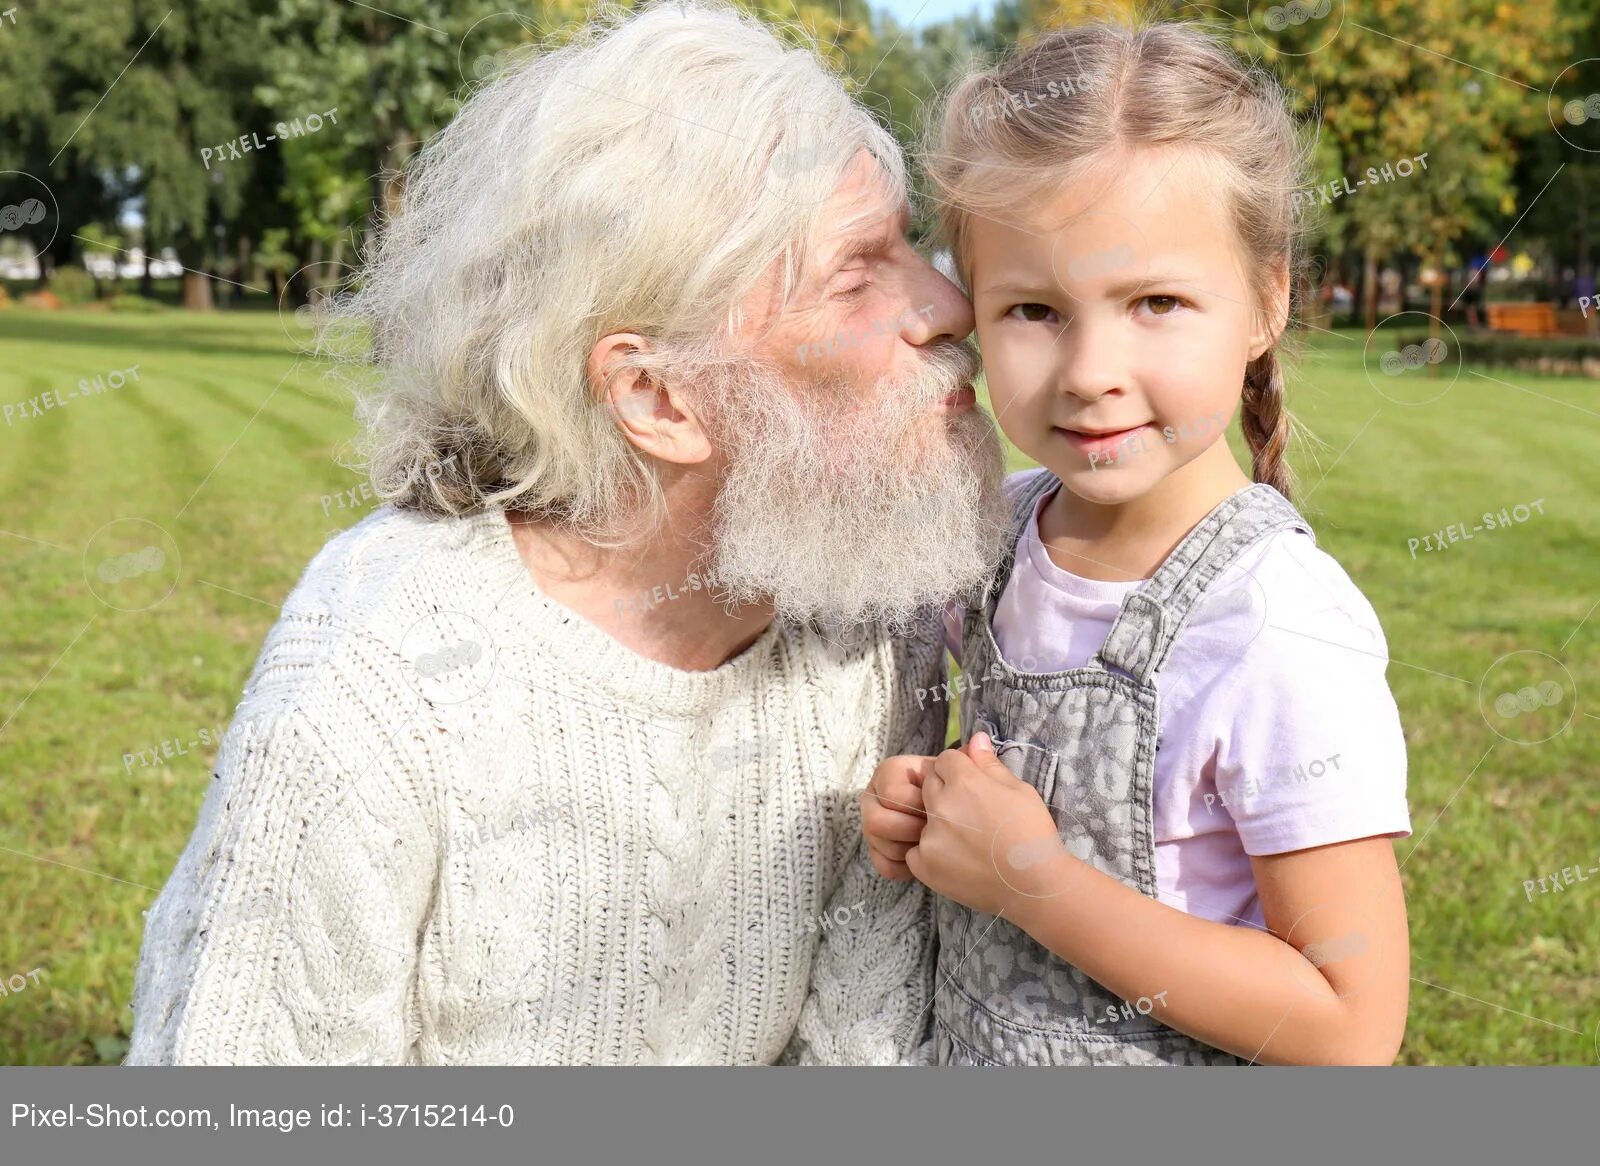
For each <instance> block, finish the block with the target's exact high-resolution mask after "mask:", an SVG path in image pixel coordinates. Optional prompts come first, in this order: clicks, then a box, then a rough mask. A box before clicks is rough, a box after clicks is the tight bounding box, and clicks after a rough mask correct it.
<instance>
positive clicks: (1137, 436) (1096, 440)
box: [1054, 421, 1155, 455]
mask: <svg viewBox="0 0 1600 1166" xmlns="http://www.w3.org/2000/svg"><path fill="white" fill-rule="evenodd" d="M1154 428H1155V424H1154V423H1153V422H1150V421H1146V422H1145V423H1144V424H1142V425H1134V426H1131V427H1129V428H1127V429H1063V428H1061V427H1060V426H1055V427H1054V429H1055V432H1056V433H1059V434H1060V435H1061V436H1062V437H1064V438H1066V440H1067V441H1068V442H1069V443H1070V444H1071V445H1072V447H1073V448H1074V449H1076V450H1078V451H1079V452H1080V453H1082V454H1085V455H1087V454H1091V453H1095V454H1106V453H1111V452H1113V451H1115V450H1116V449H1117V448H1119V447H1120V446H1122V445H1124V444H1125V443H1127V442H1129V441H1139V440H1142V439H1143V437H1144V435H1145V431H1146V430H1153V429H1154Z"/></svg>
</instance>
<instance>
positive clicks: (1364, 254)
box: [1361, 246, 1378, 332]
mask: <svg viewBox="0 0 1600 1166" xmlns="http://www.w3.org/2000/svg"><path fill="white" fill-rule="evenodd" d="M1361 299H1362V302H1363V305H1364V312H1363V314H1364V315H1365V317H1366V321H1367V331H1368V332H1371V331H1372V330H1373V329H1374V328H1376V327H1377V326H1378V256H1377V255H1376V254H1375V253H1374V252H1373V250H1372V248H1371V247H1370V246H1369V247H1363V248H1362V249H1361Z"/></svg>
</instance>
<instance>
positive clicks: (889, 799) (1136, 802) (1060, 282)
mask: <svg viewBox="0 0 1600 1166" xmlns="http://www.w3.org/2000/svg"><path fill="white" fill-rule="evenodd" d="M1085 78H1092V79H1093V84H1085V83H1084V79H1085ZM1300 158H1301V154H1300V151H1299V149H1298V148H1297V138H1296V133H1295V130H1294V126H1293V123H1292V121H1291V119H1290V117H1289V115H1288V113H1287V110H1286V106H1285V101H1284V97H1283V94H1282V91H1281V90H1280V89H1279V88H1278V87H1277V86H1276V85H1275V84H1274V83H1273V82H1272V81H1271V80H1270V79H1269V78H1267V77H1265V76H1264V75H1262V74H1261V73H1259V72H1257V71H1251V70H1246V69H1245V68H1244V67H1243V66H1241V64H1240V63H1239V62H1238V61H1237V60H1236V59H1235V58H1234V57H1233V56H1232V55H1231V53H1229V52H1228V51H1227V50H1225V49H1223V48H1221V47H1220V46H1219V45H1218V44H1217V43H1215V42H1214V41H1212V40H1211V39H1210V38H1209V37H1208V36H1206V35H1205V34H1204V33H1202V32H1200V31H1199V30H1198V29H1196V28H1193V27H1191V26H1186V25H1179V24H1156V25H1152V26H1145V27H1142V28H1137V29H1130V28H1126V27H1122V26H1118V25H1105V24H1102V25H1093V26H1088V27H1080V28H1073V29H1069V30H1063V31H1058V32H1055V33H1051V34H1048V35H1046V36H1044V37H1042V38H1041V39H1040V40H1038V41H1036V42H1034V43H1033V45H1032V46H1031V47H1029V48H1028V49H1027V50H1026V51H1024V52H1023V53H1022V54H1021V55H1020V56H1018V57H1016V58H1015V59H1014V60H1012V61H1011V62H1010V63H1009V64H1006V65H1004V66H1003V67H1001V68H1000V69H999V70H998V71H996V72H994V73H990V74H984V75H979V76H976V77H972V78H969V79H968V80H967V81H965V82H964V83H963V84H962V85H961V86H960V87H959V88H958V89H957V90H956V91H955V93H954V94H953V96H952V98H951V103H950V107H949V109H948V111H947V113H946V117H945V121H944V126H943V129H942V132H941V137H940V140H939V147H938V151H937V155H936V156H935V157H934V159H933V162H932V166H931V170H932V174H933V178H934V180H935V184H936V187H937V189H938V191H939V195H940V198H941V205H942V208H943V209H942V214H943V218H944V227H945V230H946V232H947V236H948V239H949V242H950V245H951V248H952V251H953V253H954V255H955V257H956V263H957V265H958V267H959V269H960V273H961V277H962V279H963V281H964V282H965V283H966V285H967V287H968V289H969V291H970V294H971V297H972V300H973V305H974V310H975V313H976V316H977V331H978V339H979V344H980V347H981V348H982V351H983V355H984V361H985V366H986V368H987V375H988V384H989V390H990V394H991V398H992V401H993V405H994V409H995V413H996V417H997V419H998V421H999V423H1000V425H1001V427H1002V428H1003V429H1004V430H1005V432H1006V434H1007V435H1008V436H1009V437H1010V438H1011V440H1012V441H1013V442H1014V443H1015V444H1016V445H1017V447H1018V448H1019V449H1021V450H1022V451H1023V452H1024V453H1026V454H1028V455H1029V456H1030V457H1032V458H1033V459H1034V460H1035V461H1037V462H1038V463H1039V464H1040V465H1041V466H1042V467H1044V468H1043V469H1041V470H1035V471H1031V472H1027V473H1023V474H1018V475H1014V476H1013V477H1012V479H1011V480H1010V482H1009V483H1008V490H1009V493H1010V496H1011V499H1012V526H1011V533H1010V539H1009V542H1008V544H1007V545H1008V547H1009V548H1010V549H1009V550H1008V554H1007V557H1006V559H1005V561H1004V562H1003V563H1002V565H1001V567H1000V569H999V571H998V572H997V574H996V576H995V577H994V578H993V579H992V580H991V581H990V582H989V584H988V585H987V586H986V587H985V588H984V590H983V591H982V593H981V594H980V595H976V596H974V597H973V598H972V600H971V601H970V602H969V603H968V604H966V605H965V606H964V609H963V610H961V611H958V612H957V613H956V621H955V626H954V628H953V631H958V632H959V639H958V641H956V640H953V642H952V651H953V652H954V653H955V654H957V656H958V658H959V659H960V661H961V663H962V666H963V670H964V672H965V674H966V684H965V686H964V688H965V693H964V696H963V698H962V707H961V735H962V738H963V739H964V740H965V741H966V742H967V744H966V746H965V747H964V748H963V749H959V750H957V749H952V750H947V751H946V752H945V753H944V754H942V755H941V756H939V757H938V758H926V757H922V758H919V757H893V758H890V759H889V760H887V761H885V762H884V763H883V764H882V765H881V766H879V768H878V771H877V772H876V773H875V774H874V778H873V785H872V790H873V794H874V795H875V796H869V797H867V798H866V799H864V805H863V822H864V825H865V828H866V831H867V834H868V844H869V847H870V848H871V850H872V852H873V856H874V859H873V860H874V863H875V864H876V865H877V867H878V869H879V871H880V872H881V873H883V874H885V875H887V876H888V877H893V878H906V877H913V876H914V877H916V878H918V879H921V880H922V881H923V882H924V883H926V884H927V885H928V886H929V887H930V888H932V889H933V890H934V891H936V892H938V894H939V896H940V898H939V899H938V905H937V908H936V919H937V926H938V930H939V941H940V943H939V948H940V956H939V962H938V969H937V978H936V984H937V991H936V995H935V1002H934V1007H933V1024H934V1029H935V1034H936V1036H937V1038H938V1039H937V1044H938V1054H939V1059H940V1061H941V1062H942V1063H947V1064H949V1063H955V1064H1162V1063H1166V1064H1193V1063H1203V1064H1240V1063H1246V1062H1279V1063H1387V1062H1390V1061H1392V1060H1393V1058H1394V1055H1395V1052H1396V1050H1397V1049H1398V1047H1399V1044H1400V1039H1401V1035H1402V1032H1403V1030H1404V1027H1405V1014H1406V998H1407V987H1408V980H1409V955H1408V945H1407V936H1406V923H1405V905H1404V900H1403V897H1402V893H1401V886H1400V879H1399V873H1398V871H1397V869H1396V865H1395V859H1394V853H1393V848H1392V846H1391V843H1390V841H1389V840H1390V838H1392V837H1395V836H1400V835H1405V834H1407V833H1409V831H1410V822H1409V817H1408V814H1407V809H1406V802H1405V766H1406V755H1405V741H1404V738H1403V736H1402V734H1401V729H1400V722H1399V716H1398V713H1397V711H1396V708H1395V704H1394V700H1393V697H1392V696H1391V694H1390V692H1389V690H1388V687H1387V684H1386V682H1385V679H1384V671H1385V667H1386V662H1387V649H1386V645H1385V643H1384V638H1383V633H1382V631H1381V629H1380V628H1379V625H1378V620H1377V618H1376V616H1375V615H1374V613H1373V610H1372V608H1371V606H1370V605H1369V604H1368V603H1367V602H1366V600H1365V599H1364V598H1363V597H1362V595H1361V593H1360V592H1359V591H1358V590H1357V589H1356V587H1355V585H1354V584H1353V583H1352V582H1351V581H1350V579H1349V577H1348V576H1347V575H1346V574H1345V573H1344V571H1343V570H1342V569H1341V568H1340V567H1339V565H1338V564H1337V563H1336V562H1334V560H1333V559H1332V558H1330V557H1329V556H1328V555H1327V554H1325V553H1324V552H1322V551H1321V550H1319V549H1317V545H1316V541H1315V537H1314V536H1313V534H1312V531H1311V528H1310V526H1309V525H1307V523H1306V521H1305V519H1304V518H1303V517H1301V515H1300V513H1299V512H1298V511H1297V510H1296V509H1295V508H1294V506H1293V505H1292V504H1291V503H1290V502H1289V501H1288V500H1287V498H1288V495H1289V494H1290V481H1289V475H1288V471H1287V468H1286V466H1285V465H1284V463H1283V453H1284V447H1285V444H1286V440H1287V431H1288V416H1287V414H1286V413H1285V411H1284V405H1283V382H1282V378H1281V376H1280V373H1279V371H1278V365H1277V361H1276V357H1275V354H1274V348H1275V345H1276V344H1277V343H1278V341H1279V338H1280V334H1281V333H1282V331H1283V329H1284V327H1285V324H1286V321H1287V319H1288V316H1289V299H1290V293H1289V288H1290V283H1291V279H1292V276H1293V273H1294V270H1295V264H1296V260H1297V258H1298V256H1297V246H1296V227H1297V223H1296V221H1295V216H1294V213H1293V208H1292V196H1293V194H1294V192H1295V191H1296V190H1299V189H1302V188H1304V186H1305V185H1306V183H1305V181H1304V180H1303V178H1302V176H1301V172H1300ZM1236 407H1237V408H1238V409H1239V411H1240V415H1241V425H1242V428H1243V432H1244V436H1245V438H1246V439H1247V441H1248V443H1249V446H1250V449H1251V452H1252V455H1253V458H1252V460H1253V476H1254V480H1255V484H1252V483H1251V481H1250V479H1249V478H1247V477H1246V476H1245V474H1244V473H1243V472H1242V471H1241V469H1240V468H1239V466H1238V464H1237V463H1236V461H1235V460H1234V457H1233V454H1232V452H1231V451H1230V449H1229V446H1228V443H1227V440H1226V430H1227V427H1228V424H1229V422H1230V421H1231V418H1232V416H1233V412H1234V410H1235V408H1236ZM1030 657H1031V660H1030ZM1021 661H1029V666H1027V667H1026V668H1024V667H1022V666H1021V665H1020V664H1019V663H1018V662H1021ZM996 751H997V752H996Z"/></svg>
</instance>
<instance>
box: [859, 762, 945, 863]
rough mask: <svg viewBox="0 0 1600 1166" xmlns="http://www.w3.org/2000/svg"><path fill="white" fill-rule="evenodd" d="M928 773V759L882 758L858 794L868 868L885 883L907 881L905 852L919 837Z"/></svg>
mask: <svg viewBox="0 0 1600 1166" xmlns="http://www.w3.org/2000/svg"><path fill="white" fill-rule="evenodd" d="M932 771H933V758H932V757H919V756H916V755H914V754H910V753H902V754H899V755H897V756H894V757H889V758H885V759H884V760H883V761H882V762H880V763H879V765H878V768H876V769H875V770H873V771H872V780H871V781H870V782H868V783H867V788H866V789H865V790H863V791H862V792H861V832H862V834H864V835H866V839H867V852H868V853H869V854H870V855H871V856H872V865H873V866H874V867H875V868H876V869H877V871H878V873H879V874H881V875H882V876H883V877H884V878H886V879H894V880H896V881H897V882H903V881H905V880H907V879H910V878H911V871H910V870H909V869H907V867H906V852H907V851H908V850H910V849H911V848H912V847H913V846H915V845H916V844H917V841H918V840H919V839H920V838H921V837H922V828H923V826H924V825H925V824H926V822H927V815H926V814H925V813H924V811H923V805H922V782H923V778H924V777H925V776H926V775H927V774H928V773H931V772H932Z"/></svg>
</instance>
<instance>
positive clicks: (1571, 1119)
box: [0, 1067, 1600, 1166]
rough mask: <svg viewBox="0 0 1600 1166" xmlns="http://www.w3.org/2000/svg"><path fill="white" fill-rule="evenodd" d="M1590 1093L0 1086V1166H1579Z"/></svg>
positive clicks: (1314, 1076) (925, 1084)
mask: <svg viewBox="0 0 1600 1166" xmlns="http://www.w3.org/2000/svg"><path fill="white" fill-rule="evenodd" d="M1597 1084H1600V1073H1597V1072H1596V1070H1594V1069H1574V1068H1438V1069H1402V1068H1389V1069H1274V1068H1260V1067H1257V1068H1253V1069H1251V1071H1250V1072H1248V1073H1240V1072H1229V1071H1227V1070H1214V1071H1211V1072H1204V1071H1190V1072H1183V1071H1176V1072H1166V1071H1163V1070H1159V1069H1121V1070H1116V1069H1113V1070H1096V1069H1009V1070H1007V1069H1000V1070H987V1071H986V1070H971V1071H962V1070H949V1071H939V1070H935V1069H776V1070H770V1069H769V1070H766V1071H755V1070H740V1069H699V1068H678V1069H525V1068H515V1069H512V1068H507V1069H499V1068H456V1069H442V1068H417V1069H400V1068H348V1069H342V1068H299V1069H293V1070H291V1069H288V1068H272V1069H265V1068H223V1069H211V1068H207V1069H198V1068H194V1069H191V1068H182V1069H156V1068H123V1069H120V1070H117V1071H113V1070H112V1069H110V1068H37V1069H33V1068H0V1103H3V1105H4V1113H5V1116H6V1125H5V1126H4V1127H0V1129H3V1131H4V1132H3V1136H0V1147H3V1153H0V1161H3V1162H5V1163H6V1164H7V1166H11V1164H13V1163H15V1164H17V1166H49V1164H52V1163H58V1162H59V1163H71V1164H73V1166H77V1164H78V1163H83V1162H98V1161H113V1160H115V1161H117V1162H119V1163H121V1162H126V1161H130V1160H131V1161H133V1162H146V1161H148V1162H152V1163H162V1164H163V1166H185V1164H187V1163H207V1164H209V1163H214V1162H216V1161H219V1160H220V1159H219V1155H220V1154H226V1155H227V1161H228V1162H229V1163H230V1166H231V1164H232V1163H235V1162H237V1163H258V1162H259V1163H273V1164H274V1166H276V1164H279V1163H282V1162H285V1161H295V1162H301V1161H307V1162H321V1161H334V1160H336V1161H337V1162H338V1163H339V1164H340V1166H360V1164H364V1163H369V1162H371V1163H383V1164H384V1166H393V1164H394V1163H395V1162H397V1161H398V1162H413V1161H419V1162H429V1163H439V1162H448V1163H450V1164H451V1166H464V1164H467V1163H472V1164H477V1163H502V1162H503V1163H508V1164H509V1163H516V1164H518V1166H523V1164H526V1163H529V1162H534V1163H538V1162H545V1161H550V1162H559V1163H567V1162H602V1163H607V1164H613V1163H619V1162H634V1163H637V1162H644V1161H650V1162H656V1161H665V1162H678V1161H683V1162H688V1163H693V1164H695V1166H701V1164H711V1163H721V1162H729V1163H738V1164H740V1166H770V1164H772V1163H787V1162H793V1163H797V1164H802V1163H803V1164H805V1166H820V1164H822V1163H833V1162H839V1161H844V1162H876V1161H880V1160H887V1161H914V1162H918V1163H927V1164H933V1163H937V1164H940V1166H943V1164H945V1163H963V1164H966V1163H971V1164H974V1166H977V1164H984V1166H987V1164H989V1163H1006V1164H1008V1166H1009V1164H1010V1163H1015V1164H1016V1166H1034V1164H1036V1163H1037V1164H1040V1166H1042V1164H1044V1163H1051V1164H1054V1163H1078V1162H1092V1163H1094V1164H1096V1166H1100V1164H1102V1163H1112V1162H1129V1163H1139V1164H1141V1166H1146V1164H1148V1163H1151V1162H1155V1161H1161V1160H1165V1161H1169V1162H1179V1161H1181V1160H1182V1157H1181V1156H1183V1155H1186V1154H1189V1155H1192V1154H1193V1153H1194V1152H1195V1151H1197V1150H1200V1151H1203V1152H1204V1153H1205V1155H1206V1157H1207V1158H1208V1159H1209V1158H1210V1157H1211V1155H1213V1154H1215V1155H1218V1156H1219V1157H1218V1160H1222V1161H1227V1162H1229V1163H1230V1166H1234V1164H1244V1163H1253V1162H1263V1163H1273V1164H1275V1166H1276V1164H1279V1163H1295V1164H1297V1166H1298V1164H1300V1163H1320V1162H1328V1163H1338V1164H1339V1166H1348V1164H1349V1163H1350V1162H1351V1161H1380V1162H1406V1163H1408V1166H1409V1164H1411V1163H1423V1162H1443V1161H1451V1162H1455V1163H1461V1162H1533V1161H1561V1162H1569V1161H1594V1160H1595V1157H1596V1149H1597V1146H1596V1140H1595V1133H1594V1126H1593V1121H1592V1116H1593V1106H1594V1098H1595V1089H1596V1085H1597ZM335 1122H338V1123H340V1124H338V1125H334V1124H332V1123H335Z"/></svg>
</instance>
